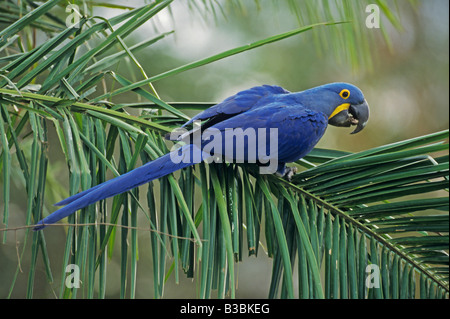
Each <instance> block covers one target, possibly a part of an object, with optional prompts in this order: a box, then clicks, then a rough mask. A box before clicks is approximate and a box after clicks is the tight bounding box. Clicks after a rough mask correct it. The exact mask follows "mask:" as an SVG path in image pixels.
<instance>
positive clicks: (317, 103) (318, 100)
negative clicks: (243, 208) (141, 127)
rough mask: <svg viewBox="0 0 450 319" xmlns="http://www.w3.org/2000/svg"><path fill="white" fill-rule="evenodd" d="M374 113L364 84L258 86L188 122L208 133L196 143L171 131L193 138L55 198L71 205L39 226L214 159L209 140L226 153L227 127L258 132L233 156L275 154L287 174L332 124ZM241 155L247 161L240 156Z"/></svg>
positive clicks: (361, 120) (263, 158)
mask: <svg viewBox="0 0 450 319" xmlns="http://www.w3.org/2000/svg"><path fill="white" fill-rule="evenodd" d="M368 119H369V106H368V104H367V102H366V100H365V98H364V95H363V93H362V92H361V90H360V89H359V88H357V87H356V86H354V85H351V84H347V83H331V84H326V85H322V86H319V87H315V88H312V89H309V90H305V91H301V92H295V93H291V92H289V91H287V90H285V89H283V88H281V87H279V86H270V85H263V86H257V87H253V88H251V89H248V90H244V91H241V92H239V93H237V94H236V95H233V96H231V97H229V98H227V99H225V100H224V101H223V102H221V103H219V104H217V105H215V106H212V107H210V108H208V109H206V110H204V111H203V112H201V113H199V114H198V115H196V116H194V117H193V118H192V119H191V120H190V121H188V122H187V123H186V124H184V125H183V127H189V125H190V124H192V123H195V122H197V121H202V124H201V133H202V134H206V135H207V136H208V138H205V140H203V137H202V139H201V140H200V142H197V143H194V141H193V140H194V139H193V135H194V130H191V131H188V132H187V133H186V132H185V133H183V134H178V135H177V136H178V137H176V138H173V137H172V138H170V137H168V139H172V140H183V141H187V142H186V143H185V144H184V145H183V146H182V147H180V148H178V149H177V150H173V151H171V152H170V153H168V154H166V155H163V156H161V157H160V158H157V159H155V160H153V161H151V162H149V163H146V164H145V165H143V166H141V167H138V168H136V169H134V170H132V171H130V172H128V173H126V174H123V175H121V176H118V177H116V178H113V179H111V180H109V181H106V182H104V183H102V184H99V185H97V186H94V187H92V188H90V189H88V190H85V191H82V192H80V193H78V194H76V195H73V196H71V197H68V198H66V199H64V200H63V201H61V202H59V203H57V204H55V205H56V206H63V205H65V206H64V207H62V208H60V209H58V210H57V211H55V212H54V213H52V214H50V215H49V216H47V217H46V218H44V219H42V220H41V221H39V223H38V224H37V226H36V227H35V228H34V229H35V230H39V229H42V228H44V227H45V225H48V224H53V223H55V222H57V221H58V220H60V219H62V218H64V217H66V216H68V215H70V214H72V213H74V212H75V211H77V210H79V209H81V208H83V207H86V206H88V205H90V204H93V203H95V202H97V201H100V200H103V199H105V198H108V197H111V196H114V195H117V194H120V193H123V192H126V191H128V190H130V189H132V188H135V187H137V186H139V185H142V184H145V183H148V182H150V181H152V180H154V179H157V178H160V177H163V176H165V175H168V174H170V173H172V172H174V171H177V170H179V169H182V168H185V167H187V166H190V165H194V164H195V163H198V162H200V161H202V160H208V159H210V157H211V156H212V153H211V152H212V149H211V148H209V149H208V150H206V142H207V141H214V140H215V141H220V145H219V146H217V144H216V147H214V155H216V156H217V155H224V156H225V154H226V153H227V152H228V151H229V147H230V146H229V145H233V143H227V139H226V138H225V137H226V136H227V135H226V131H227V130H228V131H230V130H231V129H238V128H239V129H242V130H241V132H242V131H247V132H249V130H247V129H253V130H254V131H255V132H257V133H256V135H254V136H253V137H249V136H247V137H246V138H245V139H243V141H244V145H243V146H244V151H243V153H242V152H241V154H240V155H239V154H238V151H237V149H236V151H235V152H234V153H233V151H231V153H227V154H228V156H227V160H228V161H232V160H236V162H242V161H248V162H252V163H254V162H255V160H256V161H257V162H258V163H260V164H261V163H268V161H271V160H274V161H275V162H276V164H277V165H276V173H277V174H278V175H280V176H283V175H286V174H288V175H290V174H291V173H292V170H291V169H289V168H286V166H285V164H286V163H291V162H294V161H296V160H299V159H300V158H302V157H304V156H305V155H307V154H308V153H309V152H310V151H311V150H312V149H313V148H314V146H315V145H316V144H317V143H318V142H319V140H320V139H321V137H322V136H323V134H324V133H325V130H326V128H327V126H328V124H331V125H334V126H344V127H349V126H351V125H354V126H356V129H355V130H354V131H353V132H352V134H354V133H358V132H359V131H361V130H362V129H363V128H364V127H365V126H366V124H367V121H368ZM197 123H198V122H197ZM261 129H263V130H261ZM264 129H267V130H264ZM269 129H271V130H270V131H269ZM272 131H273V132H276V135H273V134H272ZM259 132H263V133H264V134H265V135H264V136H263V139H258V143H257V140H256V139H257V138H258V136H262V134H263V133H260V134H259V135H258V133H259ZM202 136H203V135H202ZM274 136H275V138H276V139H275V141H274V142H275V143H274V144H275V145H277V149H276V152H274V153H273V154H274V155H272V154H269V155H268V154H267V150H268V149H269V146H268V145H267V147H265V146H266V145H264V143H266V142H267V143H269V142H270V141H271V139H272V140H273V137H274ZM166 137H167V136H166ZM235 138H237V137H235ZM228 140H229V139H228ZM261 140H262V141H264V143H263V144H260V143H261V142H260V141H261ZM254 144H258V145H259V148H262V146H264V148H265V149H266V151H265V152H262V153H261V152H259V150H258V147H256V148H255V147H253V146H254ZM232 147H235V146H232ZM227 148H228V149H227ZM195 151H197V155H198V154H199V155H200V156H197V159H195V155H193V153H194V152H195ZM260 153H261V154H260ZM230 154H231V155H230ZM174 159H176V160H174ZM239 159H240V160H241V161H238V160H239ZM252 160H253V161H252ZM261 165H262V164H261ZM262 166H264V165H262Z"/></svg>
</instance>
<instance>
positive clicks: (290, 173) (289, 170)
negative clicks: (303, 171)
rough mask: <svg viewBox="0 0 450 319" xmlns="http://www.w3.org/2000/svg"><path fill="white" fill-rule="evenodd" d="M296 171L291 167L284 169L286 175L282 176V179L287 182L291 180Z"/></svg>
mask: <svg viewBox="0 0 450 319" xmlns="http://www.w3.org/2000/svg"><path fill="white" fill-rule="evenodd" d="M297 171H298V168H297V167H295V166H293V167H286V173H285V174H284V178H286V179H287V180H288V181H289V182H290V181H291V179H292V176H294V175H295V174H296V173H297Z"/></svg>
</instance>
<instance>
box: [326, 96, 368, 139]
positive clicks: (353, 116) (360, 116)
mask: <svg viewBox="0 0 450 319" xmlns="http://www.w3.org/2000/svg"><path fill="white" fill-rule="evenodd" d="M368 120H369V105H368V104H367V101H366V100H364V102H363V103H361V104H357V105H350V106H349V108H348V110H342V111H341V112H339V113H338V114H336V115H335V116H333V117H332V118H330V119H329V120H328V123H329V124H331V125H334V126H347V127H348V126H351V125H356V128H355V130H354V131H353V132H352V133H351V134H356V133H358V132H360V131H361V130H362V129H363V128H364V127H365V126H366V124H367V121H368Z"/></svg>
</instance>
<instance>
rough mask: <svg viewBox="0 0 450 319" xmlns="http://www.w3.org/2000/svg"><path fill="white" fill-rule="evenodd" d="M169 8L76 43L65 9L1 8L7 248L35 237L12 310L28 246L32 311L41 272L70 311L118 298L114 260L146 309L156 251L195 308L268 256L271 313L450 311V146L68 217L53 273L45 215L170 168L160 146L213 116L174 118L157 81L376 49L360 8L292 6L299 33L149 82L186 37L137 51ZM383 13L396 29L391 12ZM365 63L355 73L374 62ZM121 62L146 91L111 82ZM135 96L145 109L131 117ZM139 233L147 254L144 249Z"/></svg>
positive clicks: (229, 169)
mask: <svg viewBox="0 0 450 319" xmlns="http://www.w3.org/2000/svg"><path fill="white" fill-rule="evenodd" d="M171 2H172V1H156V2H153V3H150V4H148V5H145V6H142V7H139V8H135V9H133V8H127V7H120V6H118V7H117V6H115V8H121V9H126V10H128V11H126V12H124V13H122V14H119V15H117V16H116V17H113V18H111V19H109V20H107V19H103V18H101V19H100V18H95V17H91V18H89V17H86V18H83V19H81V20H80V29H78V28H77V27H75V26H72V27H69V28H66V27H65V25H64V21H61V20H60V19H59V18H58V15H57V14H55V13H56V12H58V11H57V10H62V9H64V8H63V7H58V6H61V2H60V1H47V2H46V3H45V4H43V5H41V6H36V5H35V4H34V3H33V2H31V1H25V3H28V4H29V5H30V7H28V8H25V7H22V6H21V5H20V6H17V5H15V4H14V3H10V2H7V3H8V4H7V5H6V2H2V3H1V4H0V6H4V8H3V7H2V10H3V9H4V11H3V12H4V14H3V13H2V14H0V19H1V20H0V21H1V22H8V27H5V28H4V29H3V30H1V31H0V53H1V54H2V55H1V56H0V135H1V136H0V143H1V147H0V150H1V153H0V168H1V172H2V174H1V180H2V188H3V192H2V194H3V198H4V200H5V205H4V208H3V216H2V223H3V225H4V226H5V228H4V229H3V230H4V236H3V242H6V241H7V236H6V234H7V231H12V230H13V229H16V231H18V230H19V229H20V230H24V231H25V235H24V241H23V246H21V247H20V248H19V249H18V255H19V257H18V258H19V266H17V267H16V270H15V273H13V274H11V286H10V287H11V288H10V292H9V296H11V295H12V294H13V291H14V289H17V288H16V285H17V283H16V281H17V279H18V278H19V276H20V274H21V266H20V264H21V263H23V262H24V261H25V260H28V258H25V255H26V254H28V251H29V250H27V249H26V248H28V247H31V252H30V255H29V256H30V258H29V260H30V262H29V267H28V269H27V271H28V273H27V278H28V279H27V290H26V296H27V297H29V298H31V297H33V296H36V295H35V286H36V272H37V269H39V268H40V267H41V268H42V267H43V269H44V271H45V274H46V279H47V281H48V282H53V281H54V280H56V281H58V280H59V283H58V288H57V290H56V291H54V292H53V293H54V295H56V296H58V297H61V298H77V297H88V298H94V297H99V298H105V296H106V295H107V290H108V285H107V282H108V279H107V278H108V277H107V273H109V272H111V270H110V269H108V263H109V260H110V259H113V258H117V259H118V264H119V268H120V274H115V275H116V277H117V278H119V279H118V280H119V282H120V293H119V296H120V297H128V296H129V297H131V298H134V297H136V283H137V282H138V278H139V276H140V273H139V271H138V267H137V265H138V261H139V256H140V254H142V251H144V250H146V249H147V250H150V255H151V258H152V261H151V266H152V267H151V273H152V276H153V282H154V285H153V297H155V298H161V297H163V296H164V287H165V284H166V282H167V281H168V280H169V279H171V277H174V279H175V282H177V283H178V282H179V272H180V271H184V272H185V273H186V275H187V276H188V277H191V278H193V277H196V278H197V279H196V280H197V282H198V297H201V298H211V297H220V298H223V297H225V296H227V295H229V296H231V297H235V294H236V286H237V285H236V282H237V280H238V272H237V271H236V263H237V262H240V261H242V259H243V254H245V253H247V254H248V255H255V256H258V255H260V254H261V249H264V250H265V252H266V253H267V255H268V256H269V257H271V258H273V268H272V274H271V275H272V277H271V285H270V288H269V291H268V296H269V297H271V298H276V297H281V298H293V297H300V298H414V297H420V298H448V289H449V287H448V246H449V243H448V240H449V239H448V165H449V163H448V143H446V142H444V141H445V140H446V139H447V138H448V131H444V132H436V133H434V134H429V135H426V136H420V137H416V138H413V139H410V140H406V141H400V142H397V143H394V144H390V145H383V146H380V147H375V148H372V149H368V150H365V151H362V152H359V153H349V152H342V151H336V150H326V149H315V150H314V151H313V152H311V153H310V154H309V155H308V156H307V157H305V158H304V159H302V160H300V161H299V162H298V163H296V165H299V167H300V166H301V167H303V168H304V170H303V171H302V172H301V173H299V174H297V175H296V176H295V177H294V178H293V179H292V182H288V181H286V180H283V179H280V178H277V177H275V176H261V175H259V174H258V173H257V170H256V168H255V167H253V166H251V165H235V164H211V165H206V164H203V163H202V164H199V165H196V166H195V167H191V168H188V169H185V170H183V171H182V172H177V173H174V174H171V175H170V176H167V177H164V178H162V179H160V180H159V181H154V182H152V183H150V185H149V187H148V189H143V188H142V189H135V190H132V191H130V192H128V193H127V194H121V195H118V196H116V197H115V198H114V199H113V200H112V201H109V200H108V201H102V202H101V203H99V204H97V205H91V206H90V207H86V208H84V209H82V210H81V211H80V212H78V213H77V214H76V215H75V214H74V215H72V216H69V217H68V219H67V221H65V223H66V224H69V225H68V226H67V227H65V230H66V231H65V233H64V234H62V236H65V243H64V248H63V253H62V255H61V257H60V262H62V264H61V266H60V267H61V269H57V270H56V271H55V268H54V267H55V266H54V265H51V263H50V257H49V252H48V251H47V243H46V238H47V239H48V237H49V236H53V234H52V233H50V232H49V233H47V232H31V231H30V228H31V227H32V225H33V224H34V223H35V222H36V221H37V220H39V219H40V218H41V217H42V216H43V215H47V214H48V213H50V211H49V210H50V209H49V208H48V207H50V206H47V204H48V203H53V202H56V201H58V199H60V198H61V197H65V196H67V195H69V194H75V193H77V192H78V191H80V190H83V189H87V188H90V187H92V186H94V185H97V184H99V183H101V182H103V181H105V180H107V179H108V178H109V176H108V175H113V176H114V175H118V174H121V173H124V172H126V171H129V170H131V169H133V168H134V167H136V166H137V165H140V163H139V161H141V162H148V161H150V160H152V159H155V158H157V157H159V156H161V155H162V154H165V153H166V152H167V151H168V147H169V146H168V145H166V143H165V140H164V138H163V135H164V134H165V133H167V132H170V131H171V130H172V128H173V127H174V126H177V125H178V124H179V123H181V122H184V121H185V120H186V119H188V118H189V117H188V116H187V115H186V114H185V111H186V110H202V109H204V108H206V107H208V106H211V105H212V104H213V103H167V102H165V101H163V100H162V99H161V98H160V97H159V96H158V94H157V92H156V90H155V88H154V87H153V85H152V83H153V82H155V81H157V80H162V79H165V78H169V77H172V76H174V75H176V74H179V73H181V72H185V71H190V70H192V69H194V68H197V67H200V66H204V65H207V64H210V63H214V62H216V61H218V60H221V59H224V58H227V57H229V56H232V55H236V54H240V53H242V52H246V51H249V50H253V49H255V48H258V47H261V46H264V45H267V44H269V43H274V42H277V41H281V40H283V39H286V38H289V37H294V36H302V34H303V33H306V34H307V33H309V32H311V30H317V31H318V30H323V31H324V32H325V30H330V32H331V34H334V35H336V34H340V33H343V34H345V35H346V37H345V40H344V42H346V43H347V44H348V43H350V44H353V46H354V44H355V42H358V41H360V40H361V39H364V43H366V45H367V48H368V44H367V42H366V41H367V40H366V39H365V38H364V36H363V33H362V31H361V30H356V29H355V25H354V24H352V23H350V22H348V21H349V20H352V19H350V18H351V17H352V16H355V17H356V16H357V15H356V13H355V12H354V11H353V10H352V8H351V6H349V5H346V6H344V7H342V8H343V10H340V11H336V10H335V9H336V8H335V7H334V5H332V4H330V3H328V2H327V1H324V2H323V3H322V6H321V7H319V11H320V12H318V11H317V7H316V6H314V5H312V2H305V9H306V10H303V7H301V8H300V7H298V5H297V4H296V3H294V2H289V3H290V6H291V10H292V11H293V12H295V13H296V14H297V15H298V19H299V21H303V23H302V26H301V27H300V28H297V29H294V30H291V31H288V32H284V33H280V34H278V35H272V36H268V37H266V38H264V39H262V40H259V41H255V42H253V43H251V44H248V45H241V46H237V47H236V48H232V49H229V50H225V51H223V52H220V53H217V54H213V55H211V56H209V57H205V58H202V59H200V60H198V61H195V62H189V63H183V64H182V65H181V66H178V67H173V68H171V69H169V70H167V71H165V72H162V73H160V74H156V75H151V76H147V74H146V73H145V72H144V71H143V69H142V67H141V65H140V63H139V62H138V60H137V59H136V57H135V56H134V54H135V53H136V52H137V51H138V50H141V49H144V48H149V47H151V46H152V45H154V44H155V43H157V42H162V41H164V40H165V39H166V38H168V37H170V36H171V34H172V33H173V32H161V33H160V34H158V35H156V36H155V37H154V38H152V39H149V40H145V41H141V42H139V43H138V44H136V45H133V46H130V47H128V46H127V44H126V43H125V39H127V37H128V36H129V35H130V34H132V33H133V32H135V30H136V29H137V28H139V27H140V26H141V25H142V24H143V23H144V22H146V21H152V20H153V19H155V15H156V14H157V13H159V12H161V11H162V10H167V7H168V6H169V5H170V4H171ZM203 3H204V5H205V6H206V7H205V8H208V10H212V11H211V12H213V13H214V14H216V12H219V11H221V10H219V8H217V7H216V5H217V3H216V2H214V3H213V2H211V3H208V2H203ZM358 3H362V2H358ZM377 3H378V4H379V6H380V7H381V8H382V10H383V12H384V13H385V14H386V16H387V17H388V18H389V20H390V21H391V22H392V23H393V24H394V25H397V24H398V21H397V19H396V17H395V15H394V14H393V12H391V11H390V10H389V7H388V6H387V5H386V4H385V2H384V1H377ZM92 5H94V4H92ZM97 5H100V6H103V7H111V6H110V5H108V4H102V3H100V4H97ZM358 6H361V8H362V6H363V4H358ZM27 10H29V11H27ZM25 11H26V12H25ZM304 12H308V13H309V14H308V15H305V13H304ZM345 21H347V23H344V24H342V22H345ZM36 29H40V30H43V31H45V32H47V33H48V41H45V42H44V43H42V44H40V45H37V46H33V45H31V44H30V45H28V46H25V47H26V48H24V45H23V43H24V41H27V39H31V38H32V36H30V34H31V33H30V32H33V31H32V30H36ZM316 34H317V33H316ZM328 37H329V36H328ZM323 38H324V39H327V36H324V37H323ZM329 38H331V39H339V37H329ZM358 39H359V40H358ZM332 41H335V40H332ZM361 41H362V40H361ZM329 43H331V42H329ZM329 43H328V42H327V41H325V42H324V43H323V45H325V46H328V45H329ZM112 49H115V51H114V50H112ZM111 51H114V52H111ZM367 51H369V50H367ZM348 52H352V50H348ZM362 53H364V52H362ZM124 58H127V59H128V60H127V61H125V62H124ZM353 58H354V60H353V62H355V64H356V63H358V61H359V60H365V59H369V58H368V55H364V54H362V55H361V57H353ZM118 63H127V67H128V68H130V69H133V70H137V72H138V73H139V74H142V77H143V79H137V80H135V77H134V74H131V76H130V75H129V74H119V72H118V71H113V70H112V69H111V68H113V67H114V66H115V65H116V64H118ZM129 78H131V79H133V80H131V79H129ZM126 94H135V95H126ZM123 96H126V99H127V101H128V99H129V98H130V96H133V98H137V99H139V100H138V102H130V103H123V102H119V101H120V100H119V98H121V97H123ZM106 99H108V100H106ZM116 101H117V102H116ZM49 136H55V140H56V141H57V142H59V145H60V149H61V150H62V153H63V154H64V159H65V162H66V163H67V166H68V169H69V172H70V173H69V178H68V185H69V187H68V191H65V187H62V186H61V185H60V183H59V182H58V181H56V178H55V175H56V174H57V173H55V168H54V167H53V165H49V159H50V157H51V156H50V154H49V152H50V151H49V148H51V149H52V151H51V152H53V150H54V148H53V145H49V143H50V142H49V140H51V138H49ZM52 143H56V142H52ZM443 154H444V155H443ZM13 176H20V178H19V179H18V180H19V183H21V185H20V186H21V187H22V189H23V192H24V193H25V194H26V196H25V197H26V199H27V208H26V213H25V220H24V222H23V224H22V225H21V226H19V227H17V228H14V227H10V226H9V224H10V220H11V218H10V214H11V212H10V210H11V206H10V205H9V198H10V197H11V180H12V177H13ZM58 190H61V191H59V192H58ZM63 224H64V223H63ZM63 224H62V225H63ZM74 224H78V226H77V227H74ZM59 225H61V224H59ZM49 228H50V227H49ZM142 233H144V234H145V235H147V237H148V238H149V239H150V240H149V244H148V245H146V246H145V245H143V243H142V242H143V240H142V239H141V236H140V235H141V234H142ZM60 235H61V234H60ZM53 239H54V238H53V237H52V241H54V240H53ZM245 242H246V243H245ZM246 245H247V247H248V248H247V251H245V246H246ZM117 246H119V247H120V249H117ZM40 256H42V258H40ZM27 257H28V256H27ZM166 261H169V263H166ZM68 264H74V265H76V266H77V267H78V269H79V270H80V276H81V281H82V283H83V285H82V286H81V287H80V288H76V287H70V286H68V285H67V284H66V280H65V279H66V265H68ZM27 266H28V265H27ZM57 267H59V266H57ZM55 274H57V275H56V276H55ZM295 275H297V281H298V282H295ZM96 285H97V287H98V288H96ZM296 286H297V289H298V290H296V289H295V287H296ZM415 287H417V290H416V289H415ZM416 291H417V293H418V295H415V294H416Z"/></svg>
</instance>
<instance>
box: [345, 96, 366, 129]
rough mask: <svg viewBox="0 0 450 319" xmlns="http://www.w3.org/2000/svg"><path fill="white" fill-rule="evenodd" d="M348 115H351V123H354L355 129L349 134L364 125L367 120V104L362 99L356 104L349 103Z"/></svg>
mask: <svg viewBox="0 0 450 319" xmlns="http://www.w3.org/2000/svg"><path fill="white" fill-rule="evenodd" d="M348 111H349V113H350V115H351V116H352V117H353V119H352V125H355V124H356V128H355V130H354V131H353V132H352V133H351V134H356V133H358V132H360V131H362V129H363V128H364V127H365V126H366V124H367V122H368V121H369V113H370V112H369V104H367V101H366V100H364V102H363V103H361V104H358V105H350V107H349V108H348Z"/></svg>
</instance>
